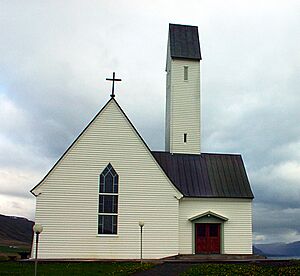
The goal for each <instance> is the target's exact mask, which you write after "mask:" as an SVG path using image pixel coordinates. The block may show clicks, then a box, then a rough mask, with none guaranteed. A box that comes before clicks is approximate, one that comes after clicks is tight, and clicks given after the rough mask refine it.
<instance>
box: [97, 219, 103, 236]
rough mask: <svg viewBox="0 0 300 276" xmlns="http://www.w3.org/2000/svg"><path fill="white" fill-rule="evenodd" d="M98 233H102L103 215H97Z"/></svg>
mask: <svg viewBox="0 0 300 276" xmlns="http://www.w3.org/2000/svg"><path fill="white" fill-rule="evenodd" d="M98 234H103V216H98Z"/></svg>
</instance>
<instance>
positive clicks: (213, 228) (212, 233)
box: [209, 224, 219, 237]
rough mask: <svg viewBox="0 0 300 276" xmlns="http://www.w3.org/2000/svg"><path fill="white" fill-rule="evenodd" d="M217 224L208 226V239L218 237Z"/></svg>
mask: <svg viewBox="0 0 300 276" xmlns="http://www.w3.org/2000/svg"><path fill="white" fill-rule="evenodd" d="M218 229H219V225H218V224H210V225H209V236H210V237H218Z"/></svg>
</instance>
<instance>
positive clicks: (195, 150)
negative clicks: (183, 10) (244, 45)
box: [165, 24, 201, 154]
mask: <svg viewBox="0 0 300 276" xmlns="http://www.w3.org/2000/svg"><path fill="white" fill-rule="evenodd" d="M200 60H201V52H200V43H199V36H198V27H196V26H187V25H177V24H170V25H169V37H168V50H167V65H166V72H167V81H166V84H167V89H166V130H165V150H166V151H168V152H171V153H190V154H200V152H201V149H200Z"/></svg>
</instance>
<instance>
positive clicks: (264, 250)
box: [254, 241, 300, 257]
mask: <svg viewBox="0 0 300 276" xmlns="http://www.w3.org/2000/svg"><path fill="white" fill-rule="evenodd" d="M255 250H256V252H257V254H259V255H265V256H288V257H293V256H300V241H296V242H292V243H269V244H255V245H254V252H255Z"/></svg>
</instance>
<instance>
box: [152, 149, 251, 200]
mask: <svg viewBox="0 0 300 276" xmlns="http://www.w3.org/2000/svg"><path fill="white" fill-rule="evenodd" d="M152 154H153V156H154V158H155V159H156V160H157V162H158V163H159V164H160V166H161V167H162V169H163V170H164V172H165V173H166V175H167V176H168V177H169V179H170V180H171V181H172V182H173V184H174V185H175V186H176V187H177V189H178V190H179V191H180V192H181V193H182V194H183V195H184V196H186V197H229V198H253V193H252V191H251V188H250V183H249V180H248V177H247V174H246V170H245V167H244V163H243V160H242V157H241V155H234V154H212V153H201V154H200V155H198V154H178V153H174V154H171V153H169V152H157V151H152Z"/></svg>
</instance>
